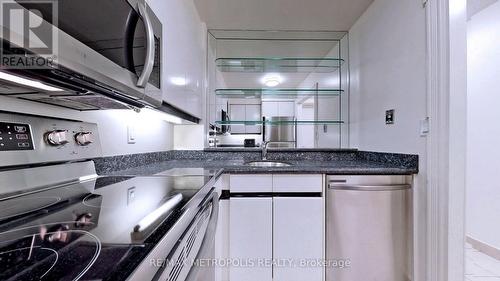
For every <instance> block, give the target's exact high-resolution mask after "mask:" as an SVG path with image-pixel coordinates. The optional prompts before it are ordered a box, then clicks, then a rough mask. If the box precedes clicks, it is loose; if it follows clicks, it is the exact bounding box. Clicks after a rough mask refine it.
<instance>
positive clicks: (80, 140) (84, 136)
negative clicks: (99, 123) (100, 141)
mask: <svg viewBox="0 0 500 281" xmlns="http://www.w3.org/2000/svg"><path fill="white" fill-rule="evenodd" d="M75 141H76V143H77V144H78V145H81V146H86V145H89V144H91V143H93V142H94V136H93V135H92V132H81V133H78V134H76V135H75Z"/></svg>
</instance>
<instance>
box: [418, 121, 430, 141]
mask: <svg viewBox="0 0 500 281" xmlns="http://www.w3.org/2000/svg"><path fill="white" fill-rule="evenodd" d="M429 130H430V124H429V117H427V118H425V119H422V120H420V136H421V137H425V136H427V135H428V134H429Z"/></svg>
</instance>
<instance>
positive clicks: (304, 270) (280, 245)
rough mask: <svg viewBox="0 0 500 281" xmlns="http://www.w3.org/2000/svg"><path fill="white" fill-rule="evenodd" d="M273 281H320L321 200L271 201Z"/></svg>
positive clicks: (287, 199) (321, 244) (322, 210)
mask: <svg viewBox="0 0 500 281" xmlns="http://www.w3.org/2000/svg"><path fill="white" fill-rule="evenodd" d="M273 201H274V202H273V258H274V260H275V262H276V263H278V265H279V266H276V267H275V268H274V270H273V271H274V272H273V275H274V278H273V280H274V281H321V280H323V276H324V268H323V267H322V266H321V262H322V260H323V253H324V245H323V244H324V243H323V241H324V227H323V224H324V221H325V219H324V202H323V199H322V198H321V197H303V198H302V197H290V198H287V197H275V198H274V199H273Z"/></svg>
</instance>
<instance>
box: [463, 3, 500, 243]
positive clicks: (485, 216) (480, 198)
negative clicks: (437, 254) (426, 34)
mask: <svg viewBox="0 0 500 281" xmlns="http://www.w3.org/2000/svg"><path fill="white" fill-rule="evenodd" d="M467 36H468V39H467V41H468V42H467V45H468V51H467V56H468V58H467V63H468V70H467V76H468V77H467V83H468V86H467V96H468V97H467V104H468V108H467V114H468V117H467V118H468V121H467V129H468V132H467V135H468V136H467V143H468V144H467V175H466V176H467V181H466V183H467V187H466V221H467V224H466V234H467V235H468V236H470V237H472V238H473V239H476V240H479V241H481V242H483V243H486V244H489V245H490V246H493V247H495V248H497V249H500V224H499V223H498V222H499V218H500V182H499V181H498V179H496V175H497V174H498V173H499V172H500V147H499V144H500V126H499V124H498V120H500V110H499V107H500V94H499V90H498V89H500V75H499V66H500V47H499V46H500V2H497V3H495V4H493V5H492V6H490V7H488V8H486V9H485V10H483V11H481V12H479V13H478V14H476V15H475V16H473V17H472V18H471V20H470V21H469V22H468V34H467Z"/></svg>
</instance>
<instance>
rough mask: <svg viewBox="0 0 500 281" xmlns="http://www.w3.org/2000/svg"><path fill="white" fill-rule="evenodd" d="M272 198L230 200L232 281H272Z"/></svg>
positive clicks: (230, 272)
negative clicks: (269, 262) (270, 262)
mask: <svg viewBox="0 0 500 281" xmlns="http://www.w3.org/2000/svg"><path fill="white" fill-rule="evenodd" d="M272 208H273V199H272V198H270V197H269V198H231V199H230V200H229V212H230V213H229V217H230V219H229V257H230V260H231V261H232V262H233V265H232V266H230V269H229V280H230V281H271V280H273V277H272V274H273V271H272V270H273V268H272V267H271V266H267V265H266V264H265V263H263V261H266V260H272V257H273V252H272V249H273V235H272V229H273V221H272Z"/></svg>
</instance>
